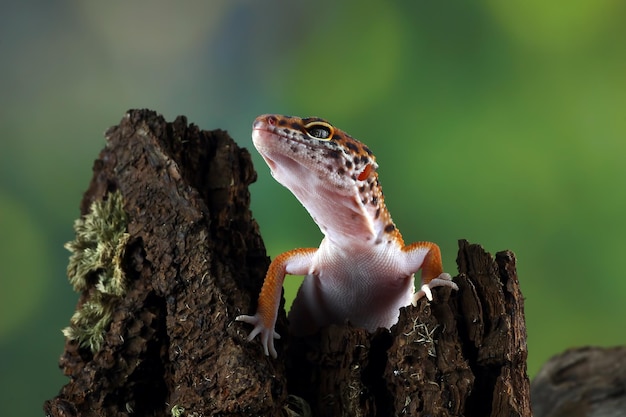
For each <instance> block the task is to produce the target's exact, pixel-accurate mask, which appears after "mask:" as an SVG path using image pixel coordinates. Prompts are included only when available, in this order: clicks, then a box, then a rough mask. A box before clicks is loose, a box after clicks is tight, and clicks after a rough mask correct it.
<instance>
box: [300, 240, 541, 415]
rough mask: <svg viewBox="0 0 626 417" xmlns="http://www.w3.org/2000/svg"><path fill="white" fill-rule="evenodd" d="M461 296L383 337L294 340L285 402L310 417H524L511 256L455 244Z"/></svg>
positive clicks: (342, 334) (334, 334) (407, 314)
mask: <svg viewBox="0 0 626 417" xmlns="http://www.w3.org/2000/svg"><path fill="white" fill-rule="evenodd" d="M457 263H458V266H459V271H460V274H459V276H457V277H456V278H455V281H456V282H457V284H458V285H459V291H458V292H452V291H451V290H450V289H448V288H436V289H435V290H434V297H435V301H434V302H431V303H429V302H427V301H426V300H425V299H422V300H420V302H418V305H417V306H416V307H413V306H409V307H406V308H403V309H401V312H400V319H399V321H398V323H397V324H396V325H395V326H394V327H392V329H391V331H390V332H387V331H384V330H379V331H377V332H376V333H374V334H373V335H369V334H367V332H365V331H364V330H362V329H355V328H352V327H350V326H349V325H346V326H331V327H329V328H327V329H323V330H322V331H321V332H320V333H319V334H318V335H315V336H313V337H309V338H304V339H293V340H292V341H291V344H290V347H289V352H288V358H289V361H288V376H289V377H288V383H289V390H290V394H295V395H298V396H301V397H302V398H304V399H305V400H307V401H309V403H310V404H311V405H312V408H313V414H314V415H316V416H338V415H363V416H391V415H410V416H418V415H423V416H427V415H430V416H467V417H472V416H477V417H478V416H480V417H485V416H492V417H495V416H507V417H511V416H520V417H529V416H531V410H530V395H529V380H528V376H527V374H526V358H527V348H526V328H525V323H524V307H523V298H522V294H521V292H520V288H519V282H518V280H517V274H516V265H515V257H514V255H513V253H511V252H509V251H504V252H499V253H497V254H496V257H495V259H494V258H493V257H492V256H491V255H490V254H488V253H487V252H485V251H484V250H483V249H482V248H481V247H480V246H479V245H474V244H469V243H468V242H467V241H464V240H461V241H459V254H458V258H457Z"/></svg>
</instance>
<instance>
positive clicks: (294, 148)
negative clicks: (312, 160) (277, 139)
mask: <svg viewBox="0 0 626 417" xmlns="http://www.w3.org/2000/svg"><path fill="white" fill-rule="evenodd" d="M289 149H291V152H293V153H298V147H297V146H296V145H291V146H290V147H289Z"/></svg>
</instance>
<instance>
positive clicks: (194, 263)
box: [44, 110, 531, 417]
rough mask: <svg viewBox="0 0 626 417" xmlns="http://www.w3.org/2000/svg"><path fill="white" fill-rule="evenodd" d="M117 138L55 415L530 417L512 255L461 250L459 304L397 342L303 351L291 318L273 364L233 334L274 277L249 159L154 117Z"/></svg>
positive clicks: (353, 338) (412, 323)
mask: <svg viewBox="0 0 626 417" xmlns="http://www.w3.org/2000/svg"><path fill="white" fill-rule="evenodd" d="M106 136H107V144H106V147H105V149H104V150H103V151H102V152H101V154H100V156H99V158H98V159H97V160H96V162H95V164H94V174H93V179H92V181H91V184H90V186H89V189H88V190H87V192H86V193H85V195H84V198H83V202H82V204H81V212H82V214H83V216H84V219H87V220H88V221H84V222H83V225H82V227H77V242H78V241H79V240H80V239H83V240H80V242H79V243H80V244H74V245H73V246H72V248H73V250H74V251H75V252H74V255H72V256H73V258H74V259H73V261H72V262H70V265H71V268H70V269H71V270H68V274H69V275H70V278H71V279H72V283H73V285H74V286H75V288H77V289H78V290H79V291H80V293H81V295H80V299H79V302H78V306H77V313H76V315H75V316H74V317H73V318H72V321H71V324H70V327H69V328H68V329H67V332H66V335H68V340H67V342H66V345H65V351H64V353H63V355H62V357H61V361H60V366H61V369H62V370H63V372H64V373H65V374H66V375H67V376H69V377H70V381H69V383H68V384H67V385H65V386H64V387H63V388H62V389H61V391H60V393H59V395H58V396H57V397H55V398H53V399H51V400H49V401H47V402H46V403H45V405H44V408H45V411H46V413H47V414H48V415H51V416H86V415H102V416H105V415H106V416H117V415H119V416H122V415H123V416H127V415H131V414H132V415H136V416H144V415H146V416H147V415H155V416H156V415H159V416H170V415H175V416H194V415H195V416H201V415H204V416H209V415H224V416H226V415H231V416H257V415H264V416H265V415H275V416H283V415H294V416H295V415H309V412H310V411H309V407H310V410H312V415H315V416H338V415H355V416H356V415H363V416H375V415H379V416H393V415H415V416H417V415H433V416H459V415H463V416H481V417H483V416H530V415H531V412H530V406H529V398H530V397H529V381H528V378H527V376H526V356H527V350H526V330H525V325H524V309H523V298H522V295H521V293H520V290H519V285H518V281H517V276H516V269H515V258H514V256H513V254H512V253H511V252H508V251H505V252H500V253H498V254H496V257H495V260H494V259H493V258H492V257H491V256H490V255H489V254H488V253H486V252H485V251H484V250H482V248H480V246H478V245H470V244H468V243H467V242H465V241H460V242H459V243H460V248H459V255H458V259H457V262H458V264H459V271H460V275H459V276H457V277H456V278H455V281H456V282H457V284H458V285H459V291H458V292H451V291H450V289H448V288H437V289H435V291H434V297H435V301H434V302H431V303H428V302H426V301H425V300H421V301H420V302H419V303H418V305H417V307H407V308H404V309H402V310H401V315H400V320H399V322H398V324H397V325H396V326H394V327H393V328H392V329H391V331H387V330H379V331H377V332H376V333H374V334H369V333H367V332H366V331H364V330H362V329H356V328H352V327H350V326H349V325H344V326H331V327H329V328H326V329H323V330H322V331H321V332H320V333H318V334H317V335H315V336H313V337H310V338H306V339H295V338H289V337H288V333H287V330H286V318H285V313H284V311H282V310H281V312H280V314H279V321H278V325H277V330H278V332H279V333H280V334H282V335H284V338H283V339H281V340H280V341H278V343H277V345H278V350H279V357H278V359H277V360H274V359H271V358H268V357H266V356H264V355H263V353H262V349H261V347H260V344H259V342H258V340H254V341H252V342H247V341H246V336H247V334H248V331H249V328H248V326H246V325H245V324H243V323H239V322H234V318H235V317H236V316H237V315H239V314H250V313H251V312H253V311H254V309H255V307H256V298H257V296H258V293H259V290H260V287H261V284H262V281H263V278H264V275H265V271H266V268H267V266H268V265H269V260H268V258H267V256H266V254H265V249H264V246H263V242H262V240H261V237H260V236H259V233H258V227H257V224H256V223H255V221H254V220H253V219H252V215H251V212H250V210H249V198H250V197H249V192H248V188H247V187H248V185H249V184H250V183H251V182H253V181H254V180H255V179H256V174H255V172H254V170H253V168H252V164H251V161H250V155H249V154H248V152H247V151H246V150H245V149H241V148H239V147H238V146H237V145H236V144H235V142H234V141H233V140H232V139H231V138H230V137H229V136H228V135H227V134H226V132H224V131H220V130H215V131H209V132H207V131H200V130H199V129H198V128H197V127H196V126H194V125H188V124H187V121H186V119H185V118H184V117H179V118H177V119H176V120H175V121H174V122H173V123H167V122H165V121H164V120H163V118H162V117H161V116H159V115H157V114H156V113H154V112H152V111H147V110H132V111H129V112H128V113H127V114H126V115H125V117H124V118H123V120H122V121H121V123H120V124H119V125H118V126H115V127H113V128H111V129H110V130H109V131H108V132H107V134H106ZM116 196H117V197H116ZM114 198H119V200H120V201H121V202H122V203H121V204H122V211H123V213H122V214H123V216H122V218H123V219H124V221H125V222H126V223H125V226H126V232H125V233H124V234H123V238H119V239H118V238H117V237H115V238H110V236H109V235H110V234H109V235H107V234H106V233H105V232H106V230H105V232H102V233H103V234H102V236H105V237H104V238H103V239H113V240H114V241H113V242H108V244H109V246H111V247H112V248H113V249H111V250H110V251H108V252H106V251H104V252H106V254H108V257H107V256H105V257H103V258H102V259H104V261H102V259H100V258H99V259H100V261H99V263H97V264H96V265H95V266H93V265H92V264H88V265H84V264H82V263H81V262H84V259H87V258H89V259H91V258H93V256H91V255H93V254H92V252H89V251H90V250H91V251H93V250H100V248H102V247H104V245H101V244H100V242H99V239H100V238H95V239H94V238H93V237H92V234H89V233H86V232H85V228H87V229H88V227H91V226H93V224H94V223H95V224H96V226H97V227H100V229H98V230H101V229H102V225H101V223H103V224H104V225H105V226H106V225H107V218H106V217H107V215H108V214H107V213H109V211H106V210H105V209H103V207H108V206H106V204H105V203H103V202H106V201H110V202H112V201H114V200H113V199H114ZM103 204H104V205H103ZM109 206H111V204H109ZM100 220H102V222H100ZM85 225H87V226H85ZM90 225H91V226H90ZM94 227H95V226H94ZM105 229H106V227H105ZM98 233H101V232H98ZM81 234H84V235H85V236H82V237H81V236H79V235H81ZM96 236H100V235H99V234H97V233H96ZM106 236H109V237H106ZM115 236H118V235H115ZM79 238H80V239H79ZM89 239H92V240H93V242H91V243H90V241H89ZM77 248H78V249H77ZM81 251H83V252H81ZM90 257H91V258H90ZM109 270H111V271H113V272H112V273H111V274H110V276H109V275H107V274H108V272H107V271H109ZM81 273H82V275H80V274H81ZM77 274H78V277H77ZM103 277H104V278H103ZM111 277H113V278H111ZM116 277H117V278H116ZM111 280H112V281H111ZM116 280H117V281H116ZM103 282H104V284H103ZM111 282H113V283H114V284H115V283H117V284H115V285H113V287H114V288H115V291H112V290H110V289H109V287H108V286H107V285H109V284H110V283H111ZM105 284H106V285H105ZM116 285H117V286H116ZM93 317H95V319H94V318H93ZM89 320H97V326H102V329H103V330H102V332H100V333H99V332H98V331H94V330H93V328H88V327H89V326H87V325H86V323H87V324H89V323H90V321H89ZM95 328H96V329H100V327H95ZM94 337H95V339H94ZM98 337H99V338H98ZM94 340H96V341H97V343H92V342H94ZM90 343H91V344H90Z"/></svg>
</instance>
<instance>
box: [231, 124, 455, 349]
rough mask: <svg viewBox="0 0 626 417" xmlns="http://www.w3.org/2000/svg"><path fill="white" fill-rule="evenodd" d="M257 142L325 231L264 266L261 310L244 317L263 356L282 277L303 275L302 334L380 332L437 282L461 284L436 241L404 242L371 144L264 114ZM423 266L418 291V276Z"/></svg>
mask: <svg viewBox="0 0 626 417" xmlns="http://www.w3.org/2000/svg"><path fill="white" fill-rule="evenodd" d="M252 140H253V143H254V146H255V147H256V148H257V150H258V151H259V153H260V154H261V156H262V157H263V159H264V160H265V162H266V163H267V165H268V166H269V168H270V170H271V172H272V175H273V176H274V178H275V179H276V181H278V182H279V183H281V184H282V185H284V186H285V187H287V188H288V189H289V190H290V191H291V192H292V193H293V195H294V196H295V197H296V198H297V199H298V200H299V201H300V203H302V205H303V206H304V207H305V208H306V209H307V211H308V212H309V214H310V215H311V217H312V218H313V220H314V221H315V223H317V225H318V226H319V228H320V230H321V231H322V233H323V234H324V239H323V240H322V242H321V243H320V246H319V248H305V249H294V250H291V251H288V252H285V253H283V254H281V255H279V256H277V257H276V258H275V259H274V260H273V261H272V263H271V264H270V267H269V269H268V271H267V274H266V277H265V281H264V283H263V288H262V289H261V294H260V295H259V300H258V307H257V311H256V313H255V315H253V316H247V315H241V316H238V317H237V318H236V320H238V321H243V322H246V323H250V324H252V325H253V326H254V328H253V329H252V331H251V332H250V334H249V337H248V340H252V339H253V338H254V337H255V336H257V335H260V338H261V344H262V346H263V350H264V352H265V354H266V355H272V356H273V357H277V353H276V349H275V347H274V339H278V338H280V336H279V335H278V333H276V331H275V330H274V326H275V324H276V318H277V315H278V308H279V304H280V297H281V291H282V285H283V281H284V279H285V275H287V274H290V275H304V276H305V279H304V282H303V283H302V286H301V287H300V289H299V291H298V295H297V296H296V299H295V300H294V303H293V305H292V308H291V311H290V312H289V327H290V332H291V333H292V334H295V335H297V336H303V335H307V334H311V333H314V332H315V331H317V330H318V329H319V328H320V327H323V326H327V325H330V324H333V323H337V324H341V323H344V322H346V321H350V322H351V323H352V324H354V325H355V326H359V327H364V328H366V329H367V330H369V331H374V330H376V329H377V328H379V327H386V328H389V327H391V326H392V325H394V324H395V323H396V322H397V320H398V316H399V309H400V308H401V307H404V306H407V305H409V304H411V303H413V304H415V302H416V301H417V300H418V299H419V298H421V297H424V296H426V297H427V298H428V299H429V300H432V293H431V288H434V287H438V286H447V287H451V288H453V289H455V290H457V289H458V287H457V286H456V284H455V283H454V282H452V280H451V277H450V275H449V274H447V273H445V272H443V268H442V264H441V253H440V251H439V247H438V246H437V245H436V244H434V243H431V242H416V243H412V244H410V245H405V244H404V240H403V239H402V235H401V234H400V231H399V230H398V229H397V227H396V226H395V224H394V223H393V220H392V219H391V215H390V214H389V211H388V210H387V207H386V206H385V201H384V197H383V192H382V188H381V186H380V182H379V181H378V172H377V170H378V164H377V163H376V158H375V157H374V155H373V154H372V151H371V150H370V149H369V148H368V147H367V146H366V145H364V144H363V143H361V142H359V141H358V140H356V139H354V138H353V137H351V136H350V135H348V134H347V133H345V132H343V131H341V130H340V129H338V128H336V127H334V126H332V125H331V124H330V123H328V122H327V121H326V120H323V119H320V118H317V117H310V118H304V119H302V118H299V117H291V116H280V115H262V116H259V117H257V118H256V120H255V121H254V123H253V126H252ZM419 269H421V271H422V276H421V281H422V285H421V287H420V290H419V291H418V292H415V285H414V278H413V274H414V273H415V272H417V271H418V270H419Z"/></svg>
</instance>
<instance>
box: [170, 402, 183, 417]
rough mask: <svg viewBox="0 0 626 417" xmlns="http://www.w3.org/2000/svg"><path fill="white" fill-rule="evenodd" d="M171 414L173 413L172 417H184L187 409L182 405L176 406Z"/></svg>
mask: <svg viewBox="0 0 626 417" xmlns="http://www.w3.org/2000/svg"><path fill="white" fill-rule="evenodd" d="M170 412H171V413H172V417H182V416H183V415H184V414H185V408H184V407H181V406H180V405H175V406H174V407H172V409H171V410H170Z"/></svg>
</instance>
